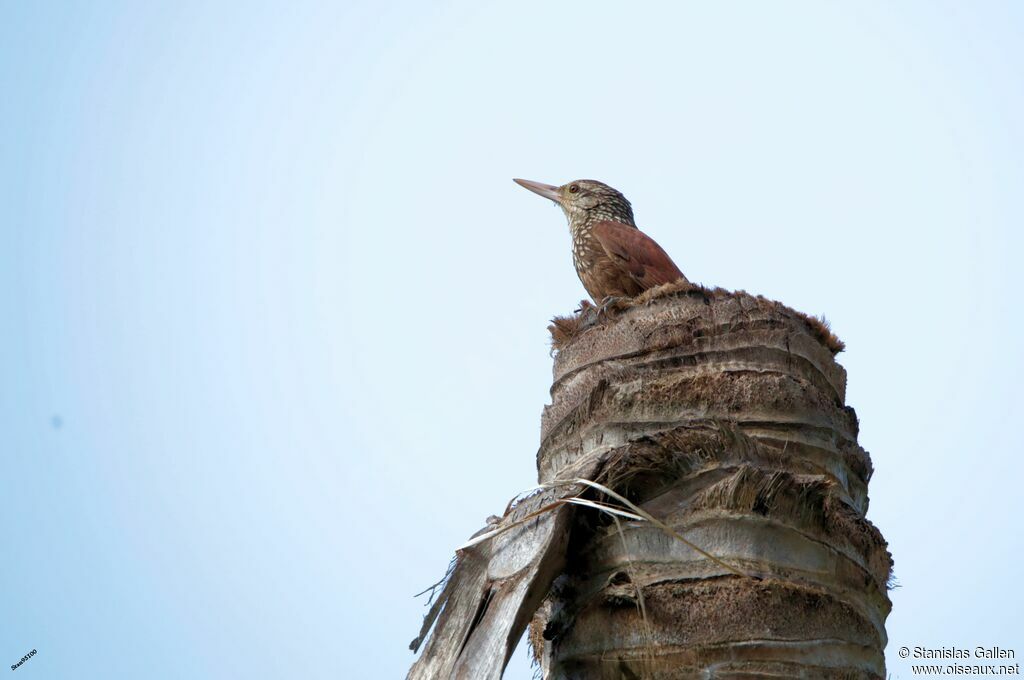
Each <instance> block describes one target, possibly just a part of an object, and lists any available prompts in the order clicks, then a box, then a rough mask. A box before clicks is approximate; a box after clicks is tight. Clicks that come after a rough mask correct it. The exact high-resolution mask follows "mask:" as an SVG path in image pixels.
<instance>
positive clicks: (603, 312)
mask: <svg viewBox="0 0 1024 680" xmlns="http://www.w3.org/2000/svg"><path fill="white" fill-rule="evenodd" d="M625 299H626V298H623V297H615V296H614V295H608V296H606V297H605V298H604V299H603V300H601V304H599V305H598V306H597V315H598V316H599V317H600V316H607V315H608V313H609V312H610V311H612V309H613V308H614V307H615V305H617V304H618V303H619V302H622V301H623V300H625Z"/></svg>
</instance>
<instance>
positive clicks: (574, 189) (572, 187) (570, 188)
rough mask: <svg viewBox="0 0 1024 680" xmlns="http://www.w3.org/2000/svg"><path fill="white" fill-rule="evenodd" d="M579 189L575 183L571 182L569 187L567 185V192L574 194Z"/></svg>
mask: <svg viewBox="0 0 1024 680" xmlns="http://www.w3.org/2000/svg"><path fill="white" fill-rule="evenodd" d="M579 190H580V188H579V187H578V186H576V185H575V184H573V185H572V186H571V187H569V193H570V194H575V193H576V192H577V191H579Z"/></svg>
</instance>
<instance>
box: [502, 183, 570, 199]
mask: <svg viewBox="0 0 1024 680" xmlns="http://www.w3.org/2000/svg"><path fill="white" fill-rule="evenodd" d="M512 181H513V182H515V183H516V184H518V185H519V186H521V187H524V188H526V189H529V190H530V191H532V192H533V193H535V194H538V195H540V196H543V197H544V198H547V199H550V200H552V201H554V202H555V203H558V204H559V205H561V203H562V194H561V193H560V192H559V191H558V187H556V186H552V185H550V184H543V183H541V182H531V181H530V180H528V179H513V180H512Z"/></svg>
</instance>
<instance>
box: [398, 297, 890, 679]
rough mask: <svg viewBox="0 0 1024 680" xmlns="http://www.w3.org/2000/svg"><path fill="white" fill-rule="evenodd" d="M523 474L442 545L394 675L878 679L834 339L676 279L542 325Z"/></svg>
mask: <svg viewBox="0 0 1024 680" xmlns="http://www.w3.org/2000/svg"><path fill="white" fill-rule="evenodd" d="M552 336H553V339H554V345H555V349H556V350H557V356H556V358H555V366H554V384H553V386H552V388H551V404H550V405H549V406H547V407H545V409H544V415H543V418H542V425H541V430H542V432H541V447H540V451H539V452H538V455H537V466H538V476H539V478H540V482H541V486H540V487H539V488H538V489H537V490H535V491H534V492H532V493H529V494H526V495H525V496H522V497H519V498H517V500H516V501H514V502H513V503H510V504H509V506H508V508H507V509H506V511H505V513H504V516H502V517H501V518H492V520H490V521H489V522H488V525H487V526H486V527H484V528H483V529H482V530H481V531H480V532H478V533H477V534H476V535H475V536H474V538H473V539H472V540H471V541H470V542H468V543H467V544H466V545H464V546H463V547H462V548H460V549H459V550H458V551H457V553H456V559H455V560H454V561H453V563H452V567H451V569H450V570H449V573H448V575H447V576H446V578H445V579H444V581H443V582H442V583H441V584H439V586H438V588H437V591H438V592H437V596H436V598H434V599H433V602H432V606H431V607H430V609H429V611H428V613H427V616H426V617H425V619H424V622H423V626H422V628H421V630H420V634H419V636H418V637H417V638H416V639H415V640H414V641H413V643H412V645H411V647H412V649H413V650H414V651H416V650H419V649H420V648H421V647H423V653H422V654H421V655H420V657H419V659H418V660H417V661H416V662H415V663H414V664H413V666H412V668H411V669H410V672H409V678H410V679H411V680H428V679H430V680H435V679H448V678H458V679H460V680H461V679H470V680H497V679H498V678H500V677H501V674H502V672H503V670H504V668H505V665H506V664H507V663H508V659H509V658H510V656H511V654H512V651H513V650H514V648H515V645H516V643H517V642H518V640H519V638H520V636H521V635H522V632H523V630H524V629H525V628H526V626H527V623H528V622H529V621H530V619H531V617H532V623H531V624H530V640H531V643H532V644H533V648H534V652H535V654H536V658H537V661H538V663H539V667H540V671H541V673H542V675H543V676H544V677H545V678H550V679H553V680H554V679H558V680H566V679H570V678H572V679H576V678H579V679H591V678H608V679H611V678H615V679H618V678H645V679H651V680H655V679H668V678H702V679H706V678H721V679H731V680H740V679H744V680H752V679H753V678H791V677H800V678H812V679H814V678H821V679H825V678H842V679H844V680H854V679H860V678H872V679H880V678H883V677H884V676H885V666H884V659H883V656H882V650H883V648H884V647H885V643H886V636H885V619H886V616H887V615H888V613H889V609H890V604H889V598H888V595H887V584H888V580H889V577H890V572H891V569H892V560H891V557H890V555H889V553H888V551H887V549H886V543H885V541H884V539H883V538H882V536H881V534H880V533H879V532H878V531H877V530H876V529H875V527H874V526H873V525H872V524H871V523H870V522H868V521H867V520H866V519H865V516H864V515H865V513H866V511H867V506H868V496H867V485H868V480H869V479H870V477H871V470H872V468H871V461H870V459H869V457H868V454H867V453H866V452H865V451H864V450H863V449H862V448H861V447H860V446H859V445H858V444H857V417H856V415H855V414H854V412H853V409H851V408H849V407H847V406H846V405H845V389H846V373H845V371H844V370H843V369H842V367H840V366H839V365H838V364H837V363H836V362H835V360H834V358H833V356H834V354H835V353H837V352H839V351H840V350H842V347H843V345H842V343H841V342H840V341H839V340H838V338H836V337H835V336H834V335H833V334H832V333H831V331H830V330H829V329H828V327H827V325H826V324H824V323H823V322H821V321H818V320H817V319H813V318H811V317H807V316H806V315H803V314H800V313H798V312H796V311H794V310H791V309H789V308H788V307H785V306H783V305H781V304H779V303H777V302H772V301H770V300H765V299H764V298H761V297H754V296H751V295H748V294H746V293H742V292H740V293H732V292H728V291H724V290H721V289H715V290H708V289H703V288H699V287H694V286H691V285H690V284H688V283H685V282H680V283H677V284H670V285H667V286H662V287H661V288H658V289H654V290H651V291H647V292H645V293H644V294H642V295H641V296H639V297H638V298H635V299H632V300H629V301H625V302H617V303H615V304H611V305H606V306H605V309H604V310H602V312H601V313H600V314H598V313H597V311H596V310H595V308H593V307H586V306H585V307H584V308H583V309H582V311H581V312H580V313H579V314H578V315H576V316H574V317H564V318H560V319H556V320H555V323H554V325H553V326H552Z"/></svg>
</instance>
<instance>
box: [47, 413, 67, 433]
mask: <svg viewBox="0 0 1024 680" xmlns="http://www.w3.org/2000/svg"><path fill="white" fill-rule="evenodd" d="M50 425H51V426H52V427H53V429H55V430H59V429H60V428H61V427H63V426H64V419H63V418H61V417H60V416H59V415H54V416H53V417H52V418H50Z"/></svg>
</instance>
